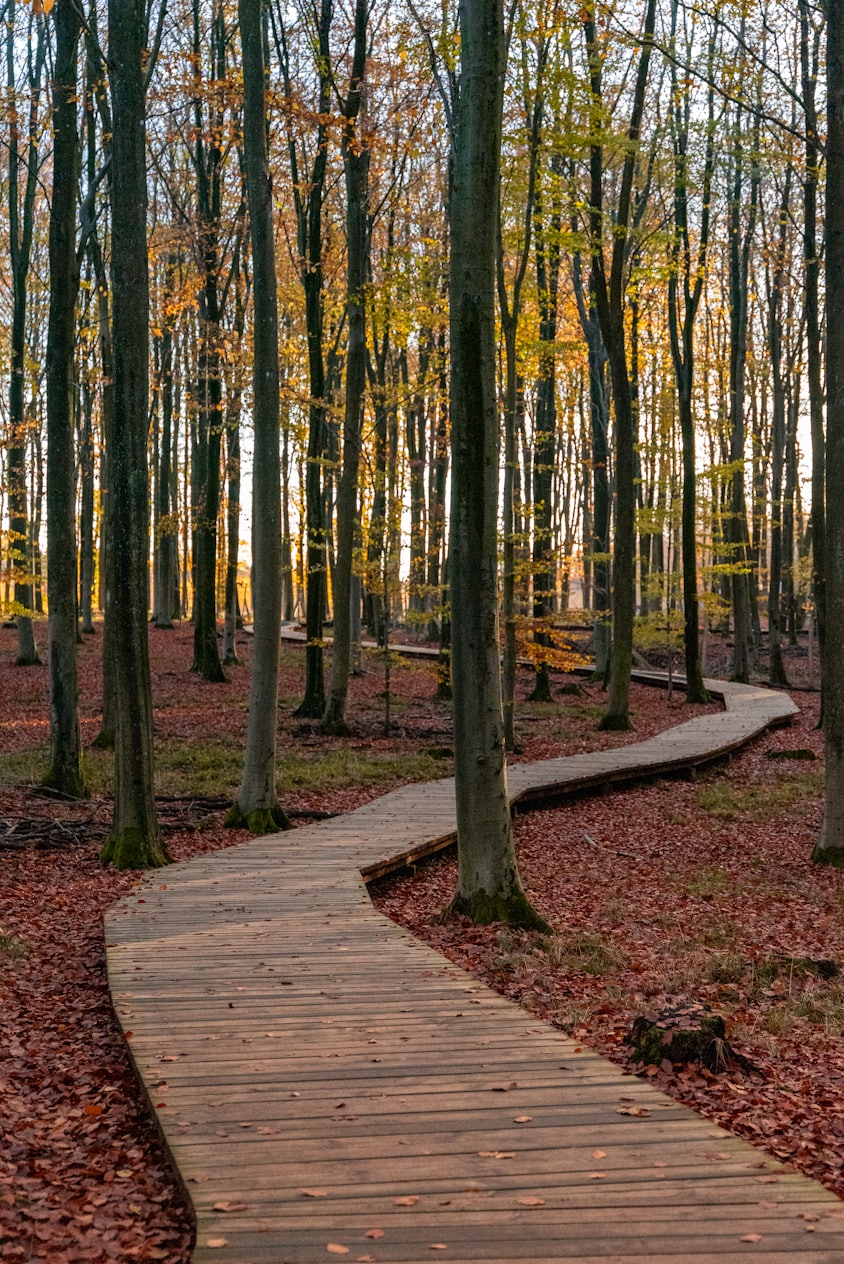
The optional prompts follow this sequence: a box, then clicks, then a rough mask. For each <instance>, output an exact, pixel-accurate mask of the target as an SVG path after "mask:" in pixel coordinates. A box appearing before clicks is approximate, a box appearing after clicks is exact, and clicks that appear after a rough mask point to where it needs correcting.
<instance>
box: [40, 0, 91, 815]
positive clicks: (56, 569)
mask: <svg viewBox="0 0 844 1264" xmlns="http://www.w3.org/2000/svg"><path fill="white" fill-rule="evenodd" d="M53 12H54V15H55V27H56V51H55V65H54V70H53V191H52V200H51V203H50V246H49V248H50V316H49V321H48V327H47V546H48V557H49V568H48V571H47V596H48V602H49V608H50V620H49V644H50V768H49V770H48V772H47V776H46V778H45V784H46V785H48V786H50V787H51V788H52V789H54V790H58V791H60V792H61V793H62V794H64V795H69V796H70V797H72V798H80V797H82V796H83V795H84V794H85V783H84V780H83V777H82V735H81V731H80V727H79V684H78V675H77V666H76V638H77V603H76V577H77V571H76V529H75V528H76V521H75V519H76V462H75V458H74V450H73V433H74V394H75V387H74V376H75V375H74V333H75V317H76V299H77V295H78V292H79V264H78V262H77V255H76V204H77V199H78V194H79V140H78V136H77V132H76V101H77V90H76V89H77V83H76V80H77V74H76V51H77V46H78V43H79V33H80V30H81V15H80V12H79V10H78V9H77V7H76V5H75V4H74V2H73V0H56V5H55V8H54V10H53Z"/></svg>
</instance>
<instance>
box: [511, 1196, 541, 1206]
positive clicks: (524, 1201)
mask: <svg viewBox="0 0 844 1264" xmlns="http://www.w3.org/2000/svg"><path fill="white" fill-rule="evenodd" d="M516 1202H517V1203H521V1205H522V1206H523V1207H544V1206H545V1199H544V1198H536V1197H534V1195H533V1194H527V1195H525V1197H524V1198H517V1199H516Z"/></svg>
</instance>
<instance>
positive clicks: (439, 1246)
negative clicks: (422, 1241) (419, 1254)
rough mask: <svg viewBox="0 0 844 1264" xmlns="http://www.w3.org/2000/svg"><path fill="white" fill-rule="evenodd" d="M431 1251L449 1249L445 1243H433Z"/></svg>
mask: <svg viewBox="0 0 844 1264" xmlns="http://www.w3.org/2000/svg"><path fill="white" fill-rule="evenodd" d="M431 1250H432V1251H447V1250H448V1247H447V1246H446V1244H445V1243H444V1242H432V1243H431Z"/></svg>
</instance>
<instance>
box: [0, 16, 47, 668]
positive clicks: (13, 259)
mask: <svg viewBox="0 0 844 1264" xmlns="http://www.w3.org/2000/svg"><path fill="white" fill-rule="evenodd" d="M6 23H7V27H6V29H7V36H6V67H7V74H6V86H7V89H8V93H9V97H10V99H11V100H12V102H14V99H15V94H16V86H15V59H16V52H15V48H16V44H15V41H16V39H19V38H20V31H19V30H16V21H15V4H14V0H13V2H12V3H11V4H10V6H9V9H8V11H7V16H6ZM30 36H31V32H30ZM46 50H47V42H46V37H45V24H44V23H43V22H38V23H37V26H36V35H35V47H34V51H33V52H32V53H31V61H30V77H29V89H30V101H29V118H28V120H27V123H28V126H27V129H26V137H27V139H26V142H25V148H26V153H25V156H24V154H23V153H22V152H21V151H22V148H23V137H22V136H21V128H20V124H19V121H18V115H17V111H16V110H14V109H13V110H12V113H11V116H10V119H9V133H8V158H9V165H8V180H9V185H8V196H9V257H10V264H11V274H12V330H11V334H12V337H11V356H10V364H9V436H10V440H9V449H8V459H7V465H6V479H7V485H8V506H9V541H10V543H9V561H10V564H11V569H12V574H13V578H14V593H15V623H16V626H17V633H18V653H17V658H16V660H15V665H16V666H18V667H32V666H35V665H36V664H38V663H40V661H41V660H40V658H39V657H38V650H37V648H36V644H35V632H34V629H33V625H32V614H33V608H34V605H35V598H34V592H33V576H32V566H31V562H30V549H29V535H30V531H29V514H28V509H27V502H28V496H27V483H26V448H27V420H26V409H25V406H24V382H25V378H26V369H25V366H26V308H27V297H28V295H27V289H28V284H29V265H30V260H31V256H32V236H33V226H34V212H35V197H36V193H37V190H38V171H39V166H40V160H39V155H38V136H39V132H40V125H39V123H38V111H39V103H40V99H41V88H42V75H43V72H44V62H45V57H46ZM24 167H25V169H26V179H25V181H24V187H23V190H22V191H21V190H20V176H21V172H22V170H23V169H24Z"/></svg>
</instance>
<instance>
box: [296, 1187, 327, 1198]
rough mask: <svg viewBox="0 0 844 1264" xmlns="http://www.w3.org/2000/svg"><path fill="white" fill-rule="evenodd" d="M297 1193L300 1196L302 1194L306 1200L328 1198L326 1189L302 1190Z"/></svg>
mask: <svg viewBox="0 0 844 1264" xmlns="http://www.w3.org/2000/svg"><path fill="white" fill-rule="evenodd" d="M299 1192H300V1193H301V1194H304V1195H305V1197H306V1198H327V1197H328V1190H327V1189H302V1190H300V1191H299Z"/></svg>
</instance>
